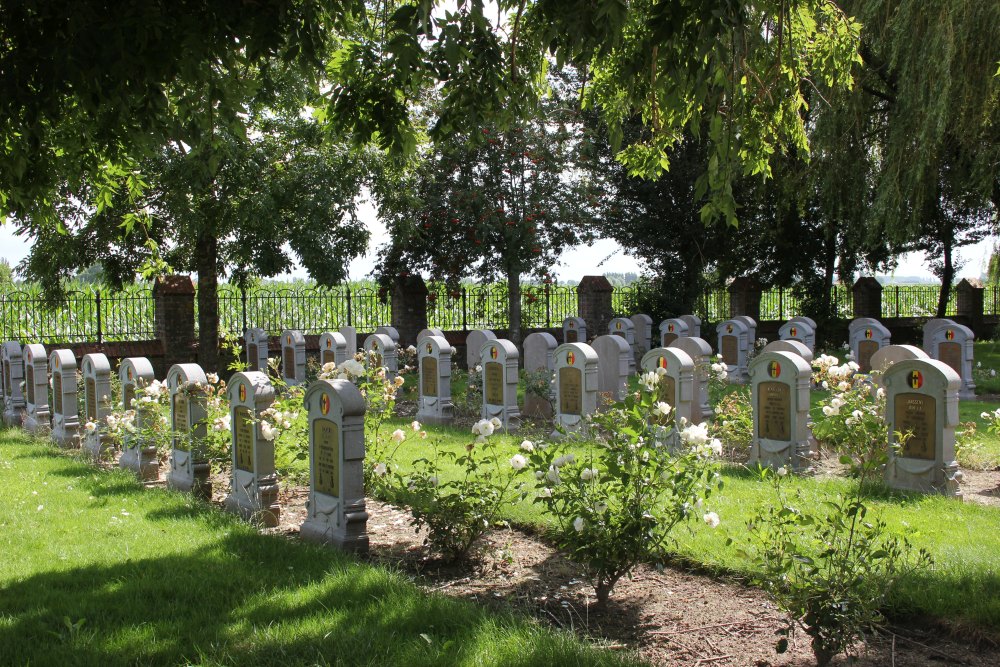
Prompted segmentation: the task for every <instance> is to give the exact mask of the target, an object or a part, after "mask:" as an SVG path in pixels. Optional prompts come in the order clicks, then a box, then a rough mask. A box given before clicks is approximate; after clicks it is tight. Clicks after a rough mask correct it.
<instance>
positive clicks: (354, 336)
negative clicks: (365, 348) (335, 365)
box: [340, 326, 360, 358]
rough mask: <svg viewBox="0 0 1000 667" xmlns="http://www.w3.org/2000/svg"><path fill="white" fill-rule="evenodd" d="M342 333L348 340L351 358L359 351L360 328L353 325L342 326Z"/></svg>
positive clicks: (348, 353) (348, 355)
mask: <svg viewBox="0 0 1000 667" xmlns="http://www.w3.org/2000/svg"><path fill="white" fill-rule="evenodd" d="M340 335H341V336H343V337H344V340H346V341H347V357H348V358H351V357H353V356H354V355H355V354H357V353H358V350H359V349H360V348H359V347H358V330H357V329H355V328H354V327H351V326H343V327H340Z"/></svg>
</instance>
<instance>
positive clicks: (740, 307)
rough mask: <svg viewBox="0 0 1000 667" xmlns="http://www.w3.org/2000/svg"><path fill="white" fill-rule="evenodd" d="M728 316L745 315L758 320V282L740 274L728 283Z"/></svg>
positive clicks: (755, 320)
mask: <svg viewBox="0 0 1000 667" xmlns="http://www.w3.org/2000/svg"><path fill="white" fill-rule="evenodd" d="M728 290H729V316H730V317H736V316H737V315H746V316H747V317H751V318H753V321H754V322H760V283H758V282H757V281H756V280H754V279H753V278H748V277H746V276H740V277H739V278H734V279H733V282H731V283H729V288H728Z"/></svg>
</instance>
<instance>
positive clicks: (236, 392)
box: [226, 371, 274, 407]
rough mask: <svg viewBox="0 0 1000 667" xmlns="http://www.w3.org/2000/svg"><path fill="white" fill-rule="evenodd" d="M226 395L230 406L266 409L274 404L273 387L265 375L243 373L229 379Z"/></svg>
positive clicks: (249, 372) (255, 372)
mask: <svg viewBox="0 0 1000 667" xmlns="http://www.w3.org/2000/svg"><path fill="white" fill-rule="evenodd" d="M251 389H252V390H253V392H252V393H251V391H250V390H251ZM226 395H227V398H228V399H229V402H230V403H232V404H240V405H251V404H252V405H254V406H255V407H261V406H263V407H266V406H268V405H270V404H271V403H273V402H274V386H273V385H272V384H271V380H270V378H268V377H267V374H266V373H261V372H260V371H243V372H240V373H233V376H232V377H231V378H229V383H228V385H226Z"/></svg>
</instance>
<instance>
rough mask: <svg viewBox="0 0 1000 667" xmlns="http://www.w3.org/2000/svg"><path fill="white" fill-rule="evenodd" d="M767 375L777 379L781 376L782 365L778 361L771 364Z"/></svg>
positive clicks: (768, 366)
mask: <svg viewBox="0 0 1000 667" xmlns="http://www.w3.org/2000/svg"><path fill="white" fill-rule="evenodd" d="M767 374H768V375H770V376H771V377H773V378H776V377H778V376H779V375H781V364H779V363H778V362H777V361H772V362H771V363H769V364H768V365H767Z"/></svg>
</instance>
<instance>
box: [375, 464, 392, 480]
mask: <svg viewBox="0 0 1000 667" xmlns="http://www.w3.org/2000/svg"><path fill="white" fill-rule="evenodd" d="M387 472H389V468H388V466H386V465H385V464H384V463H376V464H375V474H376V475H378V476H379V477H385V474H386V473H387Z"/></svg>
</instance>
